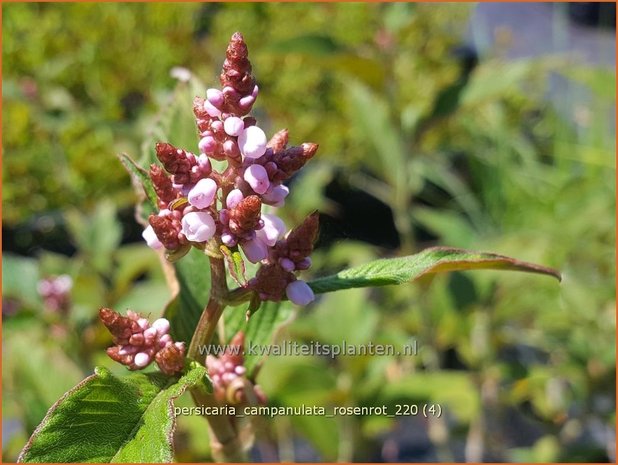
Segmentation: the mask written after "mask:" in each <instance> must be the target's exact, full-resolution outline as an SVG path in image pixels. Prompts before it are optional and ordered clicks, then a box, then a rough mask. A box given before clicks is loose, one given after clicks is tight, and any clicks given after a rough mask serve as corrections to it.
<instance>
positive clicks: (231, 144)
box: [223, 139, 240, 158]
mask: <svg viewBox="0 0 618 465" xmlns="http://www.w3.org/2000/svg"><path fill="white" fill-rule="evenodd" d="M223 153H225V156H226V157H230V158H240V150H238V144H237V143H236V141H234V140H232V139H229V140H226V141H225V142H224V143H223Z"/></svg>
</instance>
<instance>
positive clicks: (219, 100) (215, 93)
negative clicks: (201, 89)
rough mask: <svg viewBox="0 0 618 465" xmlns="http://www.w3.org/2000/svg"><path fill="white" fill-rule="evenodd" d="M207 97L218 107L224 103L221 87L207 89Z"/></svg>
mask: <svg viewBox="0 0 618 465" xmlns="http://www.w3.org/2000/svg"><path fill="white" fill-rule="evenodd" d="M206 98H207V99H208V101H209V102H210V103H211V104H212V105H213V106H214V107H217V108H218V107H220V106H221V105H223V102H224V96H223V92H221V91H220V90H219V89H208V90H207V91H206Z"/></svg>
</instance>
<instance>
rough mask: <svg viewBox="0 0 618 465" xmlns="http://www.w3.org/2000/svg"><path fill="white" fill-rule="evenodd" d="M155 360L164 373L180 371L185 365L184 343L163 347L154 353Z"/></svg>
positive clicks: (171, 373)
mask: <svg viewBox="0 0 618 465" xmlns="http://www.w3.org/2000/svg"><path fill="white" fill-rule="evenodd" d="M179 346H180V347H179ZM155 361H156V362H157V365H158V366H159V369H160V370H161V371H162V372H163V373H165V374H166V375H173V374H175V373H180V372H181V371H182V370H183V369H184V366H185V349H184V345H182V344H170V345H168V346H166V347H164V348H163V349H161V350H160V351H159V352H157V354H156V355H155Z"/></svg>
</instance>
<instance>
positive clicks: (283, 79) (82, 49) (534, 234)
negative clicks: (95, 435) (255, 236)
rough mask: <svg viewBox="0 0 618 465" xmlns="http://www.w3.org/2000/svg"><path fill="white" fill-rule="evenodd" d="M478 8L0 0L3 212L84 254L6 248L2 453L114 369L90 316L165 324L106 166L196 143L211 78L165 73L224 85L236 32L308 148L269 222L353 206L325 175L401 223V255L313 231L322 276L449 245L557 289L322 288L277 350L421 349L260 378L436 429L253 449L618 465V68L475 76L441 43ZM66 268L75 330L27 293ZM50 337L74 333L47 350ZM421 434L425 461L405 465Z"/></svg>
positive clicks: (475, 280) (263, 443) (310, 430)
mask: <svg viewBox="0 0 618 465" xmlns="http://www.w3.org/2000/svg"><path fill="white" fill-rule="evenodd" d="M470 8H471V6H470V5H455V4H406V3H397V4H346V3H344V4H341V3H339V4H271V3H255V4H236V3H233V4H220V5H219V4H214V5H199V4H104V5H103V4H99V5H97V4H45V5H43V4H21V5H18V4H11V5H3V43H4V45H5V46H4V49H3V59H4V63H5V73H4V76H3V88H4V95H3V104H4V105H3V121H4V125H3V132H4V139H3V149H4V154H5V156H4V163H5V166H4V170H3V198H4V202H5V203H4V205H5V208H4V211H5V213H4V221H5V222H7V223H8V224H15V223H18V222H22V221H25V220H27V219H28V218H29V217H31V216H32V215H37V214H41V213H44V212H47V211H49V210H54V209H60V210H63V217H64V218H65V221H66V224H67V227H68V230H69V231H70V233H71V238H72V242H73V244H74V245H75V246H76V248H77V253H76V255H75V256H74V257H72V258H70V259H69V258H66V257H63V256H59V255H56V254H52V253H49V252H45V253H42V254H41V255H40V256H38V257H36V259H35V258H24V257H17V256H14V255H13V256H11V255H9V254H5V255H4V258H3V269H4V273H3V290H4V299H10V301H11V302H12V303H13V304H15V303H17V304H16V305H17V306H18V307H21V308H20V309H19V310H18V311H17V313H15V314H13V315H10V316H9V317H7V318H6V319H5V324H4V325H5V326H4V329H5V332H4V333H5V347H6V349H5V354H8V357H5V360H7V359H10V360H12V362H11V363H6V364H3V374H4V380H5V381H4V383H5V384H4V386H5V396H3V407H4V412H5V415H4V417H5V419H7V418H8V419H13V420H16V421H17V426H16V430H18V431H19V433H18V434H17V435H16V436H13V439H11V440H9V441H8V442H7V443H6V445H5V450H4V458H5V459H7V460H14V458H15V457H16V452H17V451H18V450H19V448H21V446H22V445H23V443H24V441H25V440H26V438H27V435H28V434H29V433H30V432H31V431H32V428H33V427H34V426H35V425H36V424H37V422H38V421H39V420H40V419H41V418H42V416H43V415H44V413H45V409H46V408H47V406H49V405H50V403H51V402H52V401H53V400H55V399H56V398H57V394H58V393H60V392H62V391H63V390H64V389H67V388H69V387H70V386H72V385H73V384H74V383H75V381H76V380H77V379H78V378H79V374H80V373H82V374H84V373H88V372H89V371H90V370H91V369H92V366H93V364H95V363H96V364H106V365H107V366H110V367H111V366H112V364H111V363H110V362H108V361H106V360H105V356H104V353H103V351H102V348H103V347H105V344H106V343H107V340H106V337H105V336H104V335H103V333H102V332H101V331H100V330H101V328H100V327H99V326H100V325H96V323H95V315H96V309H97V308H98V307H100V306H103V305H109V306H112V305H114V306H115V307H116V309H117V310H124V309H125V308H129V307H130V308H132V309H134V310H138V311H143V312H146V313H148V312H153V314H155V315H156V314H159V312H160V311H162V310H163V309H162V305H163V302H166V300H167V299H168V298H169V291H168V290H167V288H166V286H165V285H164V279H163V275H162V273H161V271H160V267H159V264H158V261H157V258H156V256H155V254H154V253H152V252H151V251H149V250H148V249H147V248H146V247H145V246H144V245H142V244H128V245H126V244H125V245H120V240H121V234H120V232H121V227H120V226H119V225H118V224H116V219H115V218H116V216H115V212H116V207H118V208H122V207H125V206H127V205H128V204H130V203H131V202H133V201H134V197H133V194H132V193H131V186H130V181H129V178H128V177H127V176H126V174H124V170H123V169H122V166H121V164H120V163H119V162H118V161H117V160H116V159H115V158H114V154H115V153H117V152H120V151H124V152H127V153H129V154H131V155H132V156H133V157H134V158H136V159H137V158H140V157H139V154H140V144H141V142H142V140H144V138H145V139H146V142H145V143H144V144H143V146H142V148H141V150H142V152H141V158H142V160H144V159H148V157H151V156H152V142H153V141H154V140H155V139H159V138H161V139H163V138H164V139H167V140H170V141H171V142H172V143H176V144H179V145H183V144H184V145H187V144H192V143H193V144H194V143H195V142H191V139H190V138H191V135H192V131H193V129H192V128H193V126H192V125H193V121H192V115H191V111H190V108H191V107H190V100H191V97H192V94H195V93H200V92H203V90H200V89H203V87H204V85H203V84H201V82H200V81H198V80H196V79H193V80H191V82H189V83H187V84H184V83H179V84H176V87H175V90H174V85H175V84H174V81H173V79H172V78H170V76H169V70H170V68H171V67H172V66H177V65H180V66H186V67H187V68H189V69H190V70H191V71H193V72H194V74H195V75H196V76H199V77H200V78H201V79H202V82H203V83H204V84H206V85H207V86H211V85H217V84H218V81H217V70H218V67H219V66H220V64H221V62H222V61H223V57H224V50H225V46H226V43H227V40H228V39H229V36H230V35H231V33H232V32H234V31H235V30H240V31H242V32H243V34H244V35H245V38H246V40H247V42H248V44H249V50H250V58H251V60H252V63H253V66H254V72H255V74H256V76H257V79H258V83H259V85H260V89H261V91H260V98H259V99H258V104H257V105H256V108H255V112H256V116H257V117H258V118H259V119H260V122H261V125H262V126H263V127H265V129H267V132H268V133H272V132H274V131H275V130H278V129H280V128H282V127H287V128H289V129H290V137H291V141H292V142H293V143H300V142H304V141H314V142H318V143H319V144H320V151H319V152H318V156H317V157H316V158H315V159H314V160H313V161H312V162H311V163H310V164H309V165H308V166H307V168H306V169H305V170H304V172H303V175H302V177H300V178H299V179H296V180H294V183H295V184H294V186H293V189H292V190H291V191H292V193H291V195H290V198H289V200H288V202H287V205H286V208H285V209H283V210H282V211H281V214H282V215H285V219H286V222H287V224H290V225H291V224H295V223H297V222H298V220H299V219H300V218H301V217H302V216H304V215H305V214H306V213H308V212H309V211H311V210H313V209H315V208H319V209H320V210H321V211H322V212H325V213H328V215H329V217H331V218H334V219H335V220H336V219H337V218H342V217H345V212H344V211H343V210H344V205H343V204H340V203H339V201H338V199H337V198H333V196H330V197H329V196H328V195H327V194H328V192H329V189H330V187H331V186H332V185H333V183H334V184H336V185H338V186H340V187H341V188H342V189H343V190H345V191H347V192H350V193H351V195H357V194H358V193H359V192H361V191H362V192H363V193H364V194H368V195H369V196H371V197H372V198H374V199H377V201H379V204H380V205H382V206H383V208H385V209H387V210H389V212H390V213H391V214H392V218H393V220H392V224H384V225H380V226H381V228H382V229H383V231H384V233H385V234H386V232H387V230H390V229H394V231H395V235H396V236H397V238H398V243H399V244H400V246H399V248H398V249H397V250H393V249H386V248H383V247H378V246H376V245H372V244H369V243H367V242H362V241H357V240H352V239H345V240H339V241H333V240H329V238H328V235H329V234H330V231H331V230H330V229H328V225H327V226H326V228H323V230H322V239H323V240H324V244H325V245H324V246H323V247H321V248H319V249H318V250H317V251H316V252H315V254H314V266H313V268H312V270H311V274H312V275H314V276H320V275H324V274H327V273H330V272H332V271H336V270H339V269H341V268H343V267H345V266H352V265H357V264H361V263H363V262H366V261H368V260H370V259H373V258H377V257H380V256H389V255H402V254H405V253H410V252H412V251H414V250H417V249H419V248H420V247H424V246H426V245H434V244H435V243H440V244H444V245H449V246H455V247H466V248H470V249H479V250H485V251H493V252H497V253H502V254H505V255H510V256H514V257H518V258H520V259H523V260H527V261H532V262H538V263H543V264H546V265H548V266H553V267H555V268H557V269H559V270H560V271H561V272H562V273H563V277H564V279H563V282H562V284H561V285H560V286H557V285H556V284H555V283H554V282H553V281H552V280H550V279H546V278H543V277H537V276H527V275H520V274H517V273H510V274H502V273H500V274H496V273H493V272H475V273H464V274H462V273H455V274H453V275H449V276H447V275H444V276H437V277H435V278H434V279H433V280H432V281H431V282H424V283H422V284H420V285H418V286H401V287H390V288H381V289H376V290H353V291H346V292H341V293H335V294H331V295H327V296H324V297H323V298H321V300H320V301H319V302H318V303H317V304H316V305H314V306H313V307H312V308H310V309H307V310H306V311H303V312H301V313H300V314H298V315H297V318H296V320H295V321H294V322H292V323H291V324H289V325H287V326H286V327H284V328H282V329H281V330H280V331H279V332H278V333H277V336H276V337H277V340H279V341H282V340H285V339H288V338H293V339H295V340H299V341H305V342H308V341H320V342H324V343H341V341H343V340H345V341H346V342H348V343H350V344H362V343H366V342H369V341H373V342H375V343H383V344H386V343H389V344H394V345H395V346H398V347H400V346H402V345H403V344H408V343H410V342H411V341H412V340H416V342H417V343H418V346H419V354H418V356H414V357H397V356H393V357H337V358H336V359H333V360H331V359H329V358H323V357H272V358H271V359H268V360H267V361H266V362H265V363H264V366H263V367H262V371H261V373H260V375H259V377H258V381H259V382H260V383H261V384H262V386H263V388H264V390H265V391H266V393H267V395H268V397H269V399H270V403H271V404H273V405H286V406H287V405H300V404H305V405H324V406H333V405H345V406H355V405H364V406H372V405H381V404H385V405H390V406H394V405H395V404H398V403H405V404H414V403H420V402H432V403H439V404H440V405H441V406H442V407H443V408H444V410H445V414H444V416H443V417H442V418H441V419H432V420H431V421H428V422H426V423H422V422H415V421H416V420H418V419H416V420H415V419H414V418H407V419H398V420H394V419H389V418H384V417H336V418H322V417H311V416H304V417H281V418H276V419H273V420H266V425H267V427H266V428H264V429H263V430H262V431H261V433H260V434H259V435H258V446H257V448H256V449H257V451H258V452H257V453H259V454H260V457H262V458H269V457H270V458H274V460H276V459H278V458H279V459H281V460H289V461H291V460H302V459H308V460H338V459H339V460H344V461H351V460H360V461H372V460H378V461H379V460H385V459H386V458H388V457H395V458H396V459H398V460H407V461H422V460H441V461H453V460H463V459H464V458H466V459H468V460H471V461H481V460H493V461H533V462H544V461H566V460H569V461H571V460H578V461H605V460H608V458H609V459H614V457H613V456H612V455H611V454H612V453H613V452H612V449H611V443H612V442H613V438H614V430H615V299H614V295H615V279H614V276H615V272H614V256H615V255H614V244H615V229H614V226H615V224H614V218H615V216H614V211H615V200H614V199H615V184H614V182H615V165H614V153H615V141H614V139H615V134H614V132H613V126H612V124H611V123H610V122H609V121H610V120H611V117H610V115H611V112H612V111H613V108H614V106H615V73H614V71H613V70H608V69H603V68H593V67H590V66H585V65H583V64H582V63H578V62H573V61H572V60H571V59H568V57H564V56H554V57H542V58H538V59H518V60H506V59H505V58H504V50H502V49H501V48H500V47H498V48H496V49H495V50H494V52H493V53H492V55H490V56H482V57H480V59H479V62H478V63H476V62H475V60H474V59H473V57H471V56H469V55H466V54H465V51H462V50H461V49H457V47H458V46H459V45H461V42H462V36H463V34H464V32H465V28H466V27H467V18H468V13H469V10H470ZM34 24H36V27H33V25H34ZM556 79H558V80H559V81H560V82H561V83H563V84H564V85H562V86H560V87H559V89H560V90H561V94H560V100H561V103H562V105H561V110H560V111H558V110H557V109H556V108H554V105H553V104H552V103H551V102H549V101H548V99H547V95H548V89H551V86H552V82H554V85H555V80H556ZM183 108H184V113H183V110H182V109H183ZM159 109H160V110H159ZM155 114H157V115H158V116H153V115H155ZM161 121H163V123H164V124H159V123H161ZM155 122H158V123H155ZM145 134H146V137H144V136H145ZM103 197H105V198H107V199H111V202H110V201H107V202H102V203H101V202H100V201H101V200H102V198H103ZM114 205H115V206H116V207H114ZM86 212H88V213H86ZM371 213H372V212H370V211H369V210H368V211H367V214H368V215H370V214H371ZM364 221H365V222H366V223H371V222H372V221H374V220H373V218H371V217H367V218H366V219H365V220H364ZM101 231H104V232H105V234H101ZM60 273H68V274H70V275H71V276H72V277H73V279H74V280H75V287H74V289H75V291H74V294H73V302H74V305H73V309H72V311H71V313H70V316H69V320H68V321H58V318H57V316H53V315H49V314H48V313H45V312H44V311H43V309H42V303H41V301H40V300H39V299H38V298H37V297H36V295H35V293H34V289H35V286H36V281H37V280H38V279H39V277H42V276H46V275H50V274H60ZM15 276H21V277H23V279H16V278H15ZM6 301H7V300H5V302H6ZM263 310H266V309H263ZM261 311H262V310H261ZM58 325H60V326H61V327H64V328H65V333H66V332H68V334H65V336H63V337H60V338H59V337H56V336H54V335H53V334H55V333H52V331H51V330H52V328H55V327H57V326H58ZM63 338H64V339H63ZM24 341H29V342H28V343H27V344H26V343H24ZM32 341H40V343H32ZM31 345H36V347H37V351H40V354H39V353H38V352H37V353H34V354H33V355H32V356H31V358H30V362H29V364H26V365H23V364H21V363H16V362H15V360H18V359H23V357H21V356H19V355H16V356H15V357H13V356H12V354H21V353H24V352H23V351H24V350H28V348H29V347H30V346H31ZM50 357H52V359H53V360H54V361H53V365H54V369H55V370H57V371H58V372H61V373H63V376H62V377H61V379H60V380H59V381H58V382H59V383H60V384H59V385H58V386H56V385H53V386H52V385H50V386H45V384H42V383H47V379H46V380H45V381H43V380H41V379H40V377H37V376H35V375H34V374H36V372H37V370H39V371H40V370H45V369H46V368H48V366H49V360H50ZM44 363H47V365H44ZM113 369H115V370H118V368H117V367H114V368H113ZM43 386H45V387H43ZM183 401H184V402H187V405H189V404H190V400H187V399H184V400H183ZM205 430H206V426H205V423H204V422H203V420H202V419H199V418H181V419H180V421H179V434H178V437H177V451H178V459H179V460H180V461H199V460H206V459H208V458H209V451H208V446H207V444H206V442H207V441H205V439H204V437H205ZM415 441H416V442H415ZM307 444H310V447H307ZM427 444H430V446H431V447H430V448H429V449H427V448H428V447H429V446H427ZM387 446H388V447H387ZM414 446H418V447H421V449H422V448H423V447H425V449H422V450H429V452H427V455H424V456H423V455H422V454H421V455H418V454H417V455H414V454H412V452H410V451H411V450H414ZM462 451H465V452H462ZM269 454H270V455H269ZM389 454H390V455H389ZM393 454H394V455H393ZM410 454H411V455H410ZM475 454H476V455H475Z"/></svg>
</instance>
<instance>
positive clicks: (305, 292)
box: [285, 280, 315, 305]
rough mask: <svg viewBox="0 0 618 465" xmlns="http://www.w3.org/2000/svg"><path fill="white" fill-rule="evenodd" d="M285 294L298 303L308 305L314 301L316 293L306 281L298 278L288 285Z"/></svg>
mask: <svg viewBox="0 0 618 465" xmlns="http://www.w3.org/2000/svg"><path fill="white" fill-rule="evenodd" d="M285 295H287V296H288V299H290V300H291V301H292V302H294V303H295V304H296V305H307V304H308V303H310V302H313V300H314V299H315V295H314V294H313V290H311V288H310V287H309V285H308V284H307V283H306V282H305V281H301V280H297V281H293V282H291V283H290V284H288V285H287V287H286V288H285Z"/></svg>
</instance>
